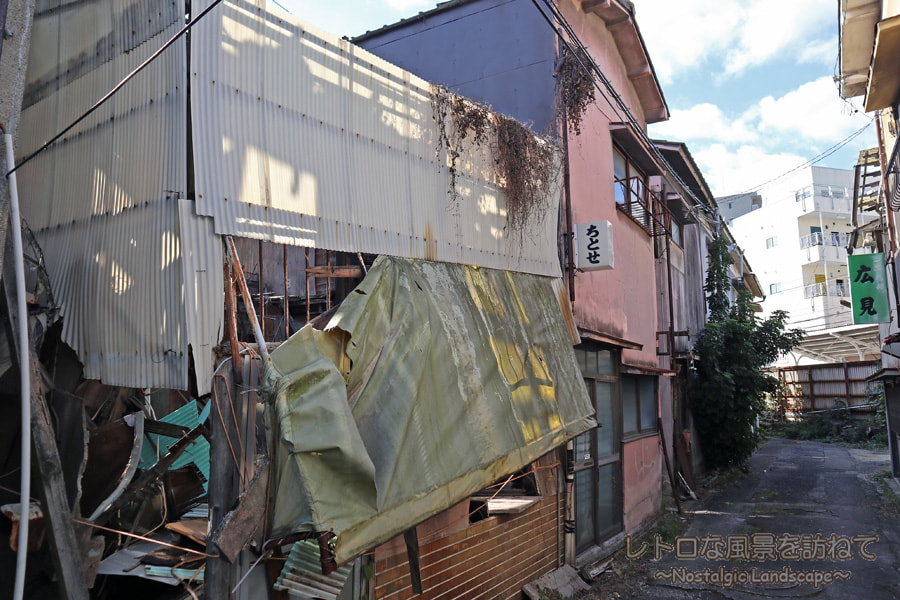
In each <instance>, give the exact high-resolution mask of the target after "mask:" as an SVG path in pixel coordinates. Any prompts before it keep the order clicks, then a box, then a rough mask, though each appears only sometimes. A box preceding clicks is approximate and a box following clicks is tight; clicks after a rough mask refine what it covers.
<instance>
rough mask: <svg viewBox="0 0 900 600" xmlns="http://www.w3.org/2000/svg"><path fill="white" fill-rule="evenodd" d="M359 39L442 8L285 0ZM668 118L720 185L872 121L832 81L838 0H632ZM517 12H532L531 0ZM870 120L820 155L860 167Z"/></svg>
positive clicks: (774, 172) (742, 181)
mask: <svg viewBox="0 0 900 600" xmlns="http://www.w3.org/2000/svg"><path fill="white" fill-rule="evenodd" d="M279 3H280V4H281V5H282V6H284V7H285V8H287V9H288V10H290V11H291V12H292V13H294V14H295V15H297V16H299V17H300V18H302V19H304V20H306V21H309V22H311V23H313V24H314V25H317V26H319V27H321V28H323V29H326V30H328V31H331V32H333V33H336V34H338V35H342V36H343V35H346V36H348V37H352V36H354V35H358V34H360V33H363V32H365V31H367V30H370V29H377V28H378V27H380V26H382V25H385V24H388V23H393V22H396V21H398V20H400V19H402V18H406V17H410V16H413V15H415V14H417V13H418V12H420V11H422V10H428V9H430V8H433V7H434V6H435V3H434V2H433V1H432V0H327V1H326V0H279ZM634 4H635V10H636V16H637V22H638V26H639V27H640V29H641V33H642V35H643V37H644V41H645V42H646V44H647V48H648V51H649V54H650V59H651V61H652V62H653V65H654V68H655V70H656V73H657V76H658V77H659V79H660V83H661V85H662V89H663V94H664V95H665V97H666V100H667V102H668V105H669V111H670V113H671V115H672V116H671V118H670V119H669V121H667V122H665V123H661V124H656V125H652V126H651V127H650V134H651V135H652V136H654V137H659V138H665V139H669V140H678V141H683V142H686V143H687V144H688V147H689V149H690V151H691V153H692V155H693V156H694V159H695V160H696V161H697V162H698V164H699V165H700V168H701V169H702V170H703V173H704V176H705V177H706V180H707V182H708V183H709V185H710V187H712V189H713V192H714V193H715V194H717V195H725V194H734V193H739V192H743V191H747V190H750V189H759V190H760V191H761V192H762V193H763V195H765V187H764V186H763V187H761V186H760V184H763V183H765V182H767V181H769V180H770V179H772V178H774V177H777V176H778V175H780V174H782V173H784V172H786V171H788V170H790V169H793V168H794V167H796V166H798V165H800V164H802V163H804V162H806V161H808V160H810V159H812V158H813V157H815V156H817V155H819V154H820V153H822V152H824V151H826V150H828V149H829V148H831V147H832V146H834V145H835V144H837V143H839V142H841V141H842V140H843V139H844V138H847V137H848V136H850V135H851V134H853V133H854V132H856V131H857V130H859V129H860V128H862V127H863V126H865V125H866V123H868V122H869V121H870V119H869V117H867V116H865V115H864V114H862V113H861V104H862V99H861V98H855V99H853V100H852V101H850V102H845V101H844V100H842V99H841V98H840V97H839V96H838V93H837V87H836V85H835V83H834V81H833V76H834V74H835V65H836V61H837V53H838V45H837V27H838V26H837V0H715V1H713V0H679V1H678V2H673V1H672V0H634ZM522 10H535V9H534V8H533V6H532V5H531V3H530V2H523V3H522ZM874 145H875V129H874V124H872V125H870V126H869V127H868V128H867V129H866V130H865V131H864V132H863V133H862V134H860V135H859V136H857V137H856V138H854V139H853V140H852V141H850V142H848V143H847V144H846V145H844V146H843V147H842V148H841V149H839V150H837V151H835V152H834V153H833V154H831V155H830V156H829V157H827V158H825V159H823V160H822V161H821V162H818V163H816V164H819V165H822V166H828V167H838V168H847V169H851V168H853V165H854V164H855V162H856V156H857V154H858V152H859V151H860V150H861V149H864V148H868V147H871V146H874Z"/></svg>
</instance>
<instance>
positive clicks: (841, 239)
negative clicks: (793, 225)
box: [800, 231, 850, 250]
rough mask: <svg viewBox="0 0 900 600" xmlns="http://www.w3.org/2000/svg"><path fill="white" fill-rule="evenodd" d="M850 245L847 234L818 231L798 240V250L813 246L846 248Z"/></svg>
mask: <svg viewBox="0 0 900 600" xmlns="http://www.w3.org/2000/svg"><path fill="white" fill-rule="evenodd" d="M849 244H850V234H849V233H838V232H836V231H832V232H826V233H822V232H820V231H818V232H816V233H811V234H809V235H804V236H803V237H801V238H800V248H802V249H804V250H805V249H807V248H811V247H813V246H837V247H839V248H846V247H847V246H848V245H849Z"/></svg>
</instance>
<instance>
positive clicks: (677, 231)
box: [669, 219, 684, 247]
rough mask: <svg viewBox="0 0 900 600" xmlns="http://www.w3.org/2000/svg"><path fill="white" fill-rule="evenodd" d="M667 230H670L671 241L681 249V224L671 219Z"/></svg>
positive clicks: (682, 244)
mask: <svg viewBox="0 0 900 600" xmlns="http://www.w3.org/2000/svg"><path fill="white" fill-rule="evenodd" d="M669 228H670V229H671V230H672V241H673V242H675V243H676V244H678V245H679V246H682V247H683V246H684V243H683V239H682V231H681V223H679V222H678V221H676V220H675V219H672V221H671V224H670V225H669Z"/></svg>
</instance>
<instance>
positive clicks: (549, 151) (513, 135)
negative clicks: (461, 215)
mask: <svg viewBox="0 0 900 600" xmlns="http://www.w3.org/2000/svg"><path fill="white" fill-rule="evenodd" d="M432 111H433V116H434V119H435V121H436V122H437V125H438V138H437V142H436V146H435V152H436V153H437V155H438V156H440V155H441V152H442V151H446V153H447V159H448V163H449V165H448V169H449V171H450V189H449V195H450V201H451V205H452V206H453V207H454V209H458V207H459V202H460V200H461V198H460V193H459V189H458V183H459V175H460V165H459V159H460V156H461V153H462V151H463V149H464V147H465V146H468V147H470V148H472V149H474V148H475V147H476V146H480V145H484V144H487V143H491V144H492V146H495V147H493V148H492V154H493V156H494V167H495V170H496V176H497V179H498V183H499V185H500V187H501V188H502V189H503V190H504V191H505V192H506V222H507V225H506V228H507V230H508V231H510V232H511V233H517V234H519V235H521V234H522V233H524V232H525V230H526V228H527V227H528V225H529V224H531V223H532V222H534V221H535V220H537V219H543V218H544V216H546V213H547V210H548V209H549V204H548V202H547V198H548V196H549V194H550V189H551V185H552V183H553V179H554V174H555V172H556V170H557V169H558V167H559V165H558V161H557V160H556V157H557V153H556V146H555V144H554V143H553V142H552V141H551V140H550V139H549V138H547V137H540V136H537V135H535V133H534V132H532V131H531V129H529V128H528V127H526V126H525V125H523V124H522V123H519V122H518V121H516V120H515V119H512V118H510V117H506V116H503V115H499V114H497V113H495V112H493V111H492V110H491V108H490V107H488V106H484V105H483V104H478V103H476V102H473V101H472V100H469V99H466V98H463V97H461V96H458V95H456V94H454V93H453V92H451V91H449V90H448V89H447V88H445V87H443V86H433V87H432ZM520 241H521V240H520Z"/></svg>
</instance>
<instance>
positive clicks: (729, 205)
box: [728, 202, 731, 210]
mask: <svg viewBox="0 0 900 600" xmlns="http://www.w3.org/2000/svg"><path fill="white" fill-rule="evenodd" d="M728 210H731V202H729V203H728Z"/></svg>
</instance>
